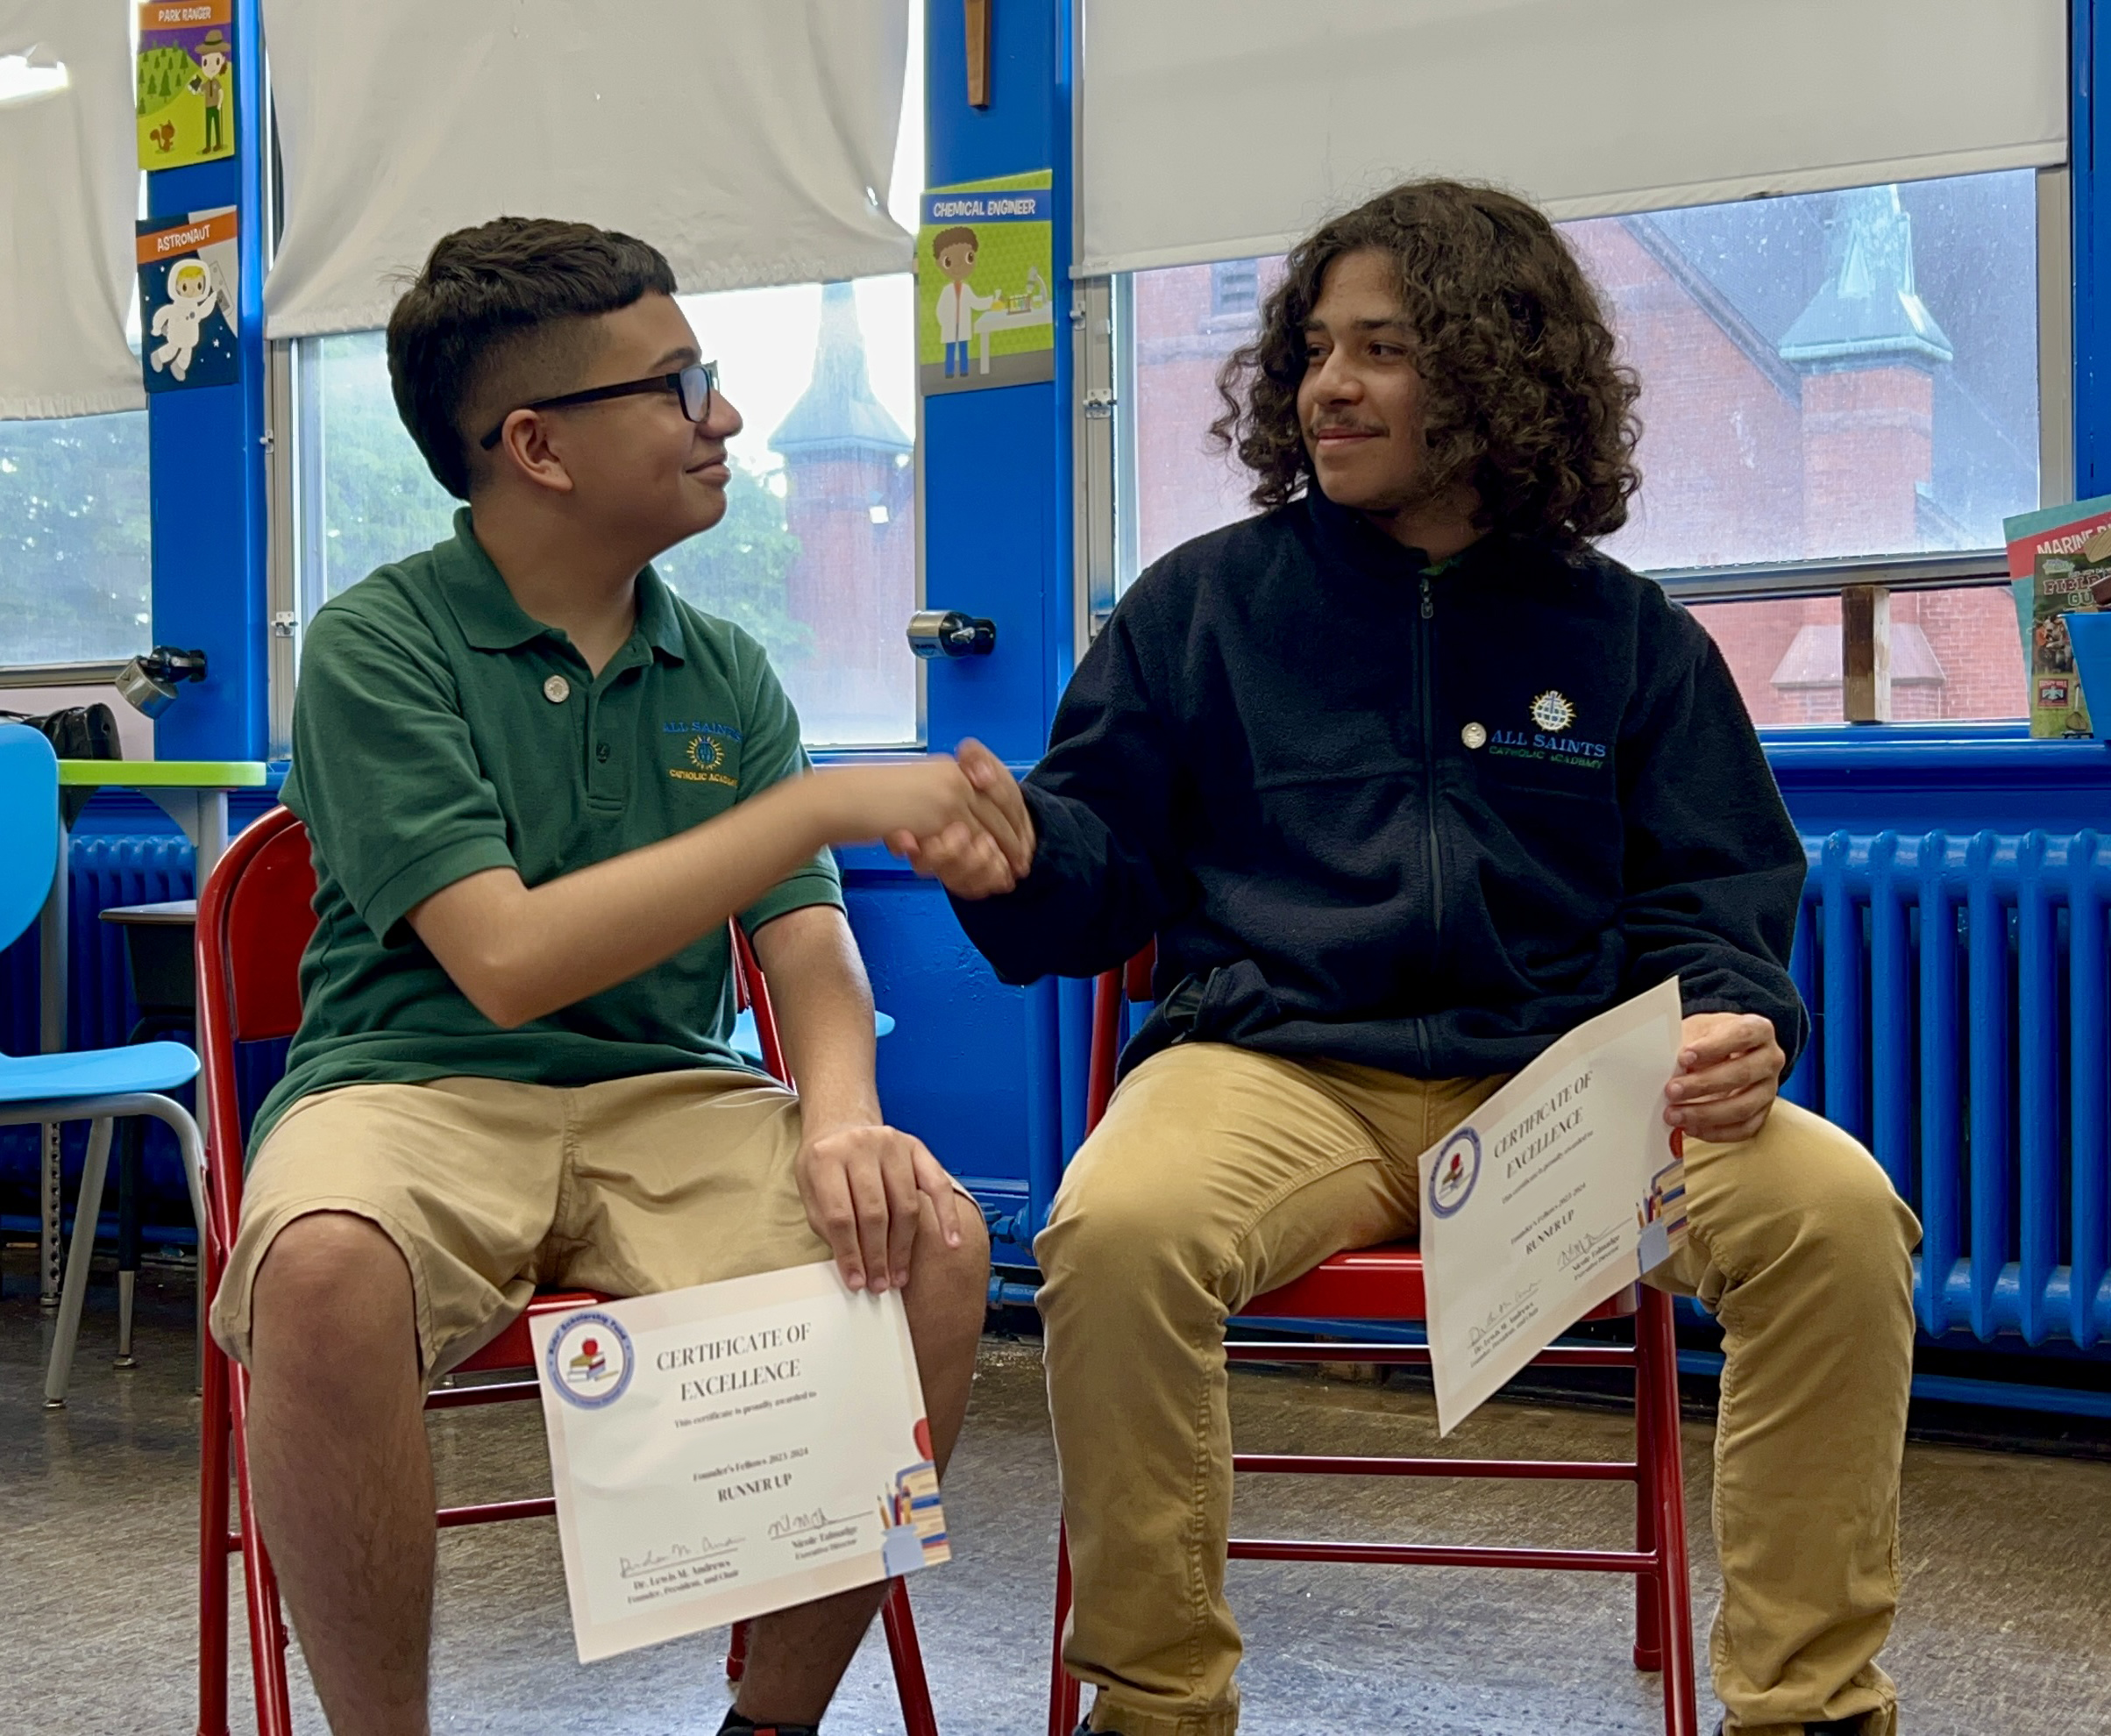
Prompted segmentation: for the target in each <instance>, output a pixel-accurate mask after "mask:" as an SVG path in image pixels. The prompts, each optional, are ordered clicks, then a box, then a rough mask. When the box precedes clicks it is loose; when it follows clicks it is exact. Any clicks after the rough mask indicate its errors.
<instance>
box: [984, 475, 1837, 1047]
mask: <svg viewBox="0 0 2111 1736" xmlns="http://www.w3.org/2000/svg"><path fill="white" fill-rule="evenodd" d="M1026 797H1027V805H1028V806H1029V808H1031V809H1032V812H1033V815H1034V825H1035V827H1036V828H1037V829H1038V831H1039V834H1040V843H1039V849H1038V851H1037V853H1036V855H1035V857H1034V865H1033V868H1032V870H1031V872H1029V873H1028V874H1027V878H1026V879H1024V880H1022V881H1021V882H1020V886H1019V887H1018V888H1017V890H1016V891H1014V892H1012V893H1007V894H1006V895H1005V896H1003V897H1000V898H992V899H987V900H980V901H969V900H955V901H954V907H955V909H956V911H957V913H958V914H959V917H960V920H961V922H962V925H963V927H964V928H966V930H967V932H968V935H969V936H970V939H972V940H973V941H974V943H975V944H976V945H977V947H979V948H980V949H981V950H982V951H983V953H984V955H985V956H986V957H988V958H989V960H990V962H991V963H992V964H993V965H994V966H995V967H996V970H997V973H998V974H999V976H1000V977H1002V978H1004V979H1005V980H1006V982H1012V983H1024V982H1031V981H1033V980H1034V978H1038V977H1041V976H1044V975H1047V974H1048V973H1050V972H1054V973H1057V974H1060V975H1063V976H1090V975H1091V974H1094V973H1095V972H1098V971H1103V970H1105V969H1108V968H1110V967H1112V965H1114V964H1119V963H1120V962H1121V961H1122V960H1123V959H1125V958H1127V957H1129V955H1131V954H1132V953H1134V951H1135V950H1137V949H1138V948H1139V947H1141V945H1142V944H1143V943H1145V942H1146V941H1147V940H1148V939H1150V938H1151V937H1152V936H1154V935H1155V936H1157V938H1158V943H1159V944H1158V963H1157V971H1156V976H1155V982H1154V985H1153V986H1154V990H1155V994H1156V997H1157V999H1158V1000H1159V1002H1160V1006H1159V1008H1158V1010H1157V1011H1156V1012H1155V1013H1154V1014H1153V1015H1152V1017H1151V1019H1150V1021H1149V1022H1148V1024H1147V1025H1146V1026H1145V1028H1143V1029H1142V1030H1141V1032H1139V1033H1138V1035H1137V1036H1136V1038H1135V1040H1134V1042H1132V1043H1131V1044H1130V1045H1129V1049H1128V1051H1127V1054H1126V1055H1125V1056H1124V1057H1123V1064H1124V1066H1125V1067H1127V1066H1133V1065H1134V1064H1135V1063H1136V1062H1138V1061H1140V1060H1141V1059H1142V1058H1143V1057H1146V1056H1148V1055H1149V1054H1152V1053H1154V1052H1155V1051H1156V1050H1157V1049H1161V1048H1163V1047H1164V1046H1165V1045H1166V1044H1168V1043H1169V1042H1176V1041H1179V1040H1180V1039H1182V1038H1183V1037H1189V1036H1191V1037H1195V1038H1198V1039H1204V1040H1212V1041H1219V1042H1234V1043H1239V1044H1242V1045H1244V1046H1246V1047H1247V1048H1251V1049H1263V1050H1267V1051H1269V1052H1270V1053H1273V1054H1278V1055H1288V1056H1327V1057H1334V1058H1336V1059H1339V1060H1344V1061H1354V1062H1361V1063H1363V1064H1366V1065H1369V1066H1375V1067H1382V1068H1386V1069H1389V1070H1390V1071H1395V1072H1400V1073H1404V1074H1408V1075H1411V1076H1414V1077H1418V1078H1451V1077H1460V1076H1465V1075H1481V1076H1485V1075H1489V1074H1494V1073H1506V1072H1510V1071H1514V1070H1516V1069H1517V1068H1518V1067H1521V1066H1523V1065H1524V1064H1525V1063H1527V1062H1529V1061H1531V1060H1532V1059H1533V1058H1534V1057H1536V1056H1537V1055H1538V1054H1539V1051H1540V1050H1541V1049H1545V1048H1546V1046H1547V1045H1548V1044H1549V1043H1550V1042H1553V1039H1554V1038H1555V1037H1557V1036H1559V1035H1560V1034H1561V1033H1562V1032H1563V1031H1566V1030H1567V1029H1568V1028H1570V1027H1572V1026H1574V1025H1575V1024H1577V1023H1578V1022H1580V1021H1582V1020H1584V1019H1587V1018H1589V1017H1590V1016H1591V1015H1592V1014H1597V1013H1601V1012H1603V1011H1604V1010H1605V1009H1606V1008H1607V1007H1610V1006H1612V1005H1614V1004H1615V1003H1616V1002H1617V1001H1618V1000H1622V999H1624V998H1625V997H1626V996H1628V995H1631V994H1634V993H1638V992H1639V991H1641V990H1642V989H1645V988H1647V987H1650V986H1652V985H1654V984H1656V983H1659V982H1661V981H1663V980H1664V979H1665V978H1667V977H1672V976H1676V977H1677V978H1679V980H1680V985H1681V993H1682V994H1683V996H1684V1000H1685V1005H1686V1010H1687V1011H1688V1013H1689V1014H1691V1013H1704V1012H1740V1013H1759V1014H1765V1015H1766V1017H1767V1018H1769V1019H1771V1020H1772V1021H1773V1026H1774V1029H1775V1031H1776V1032H1777V1033H1778V1034H1779V1035H1780V1042H1781V1047H1782V1048H1783V1049H1785V1050H1787V1051H1788V1055H1789V1057H1790V1058H1791V1059H1792V1060H1793V1058H1794V1057H1795V1055H1796V1053H1797V1052H1798V1051H1799V1050H1800V1049H1801V1048H1802V1043H1803V1041H1804V1038H1805V1035H1806V1034H1807V1029H1808V1026H1807V1021H1806V1019H1805V1016H1804V1012H1803V1007H1802V1002H1801V1000H1799V999H1798V997H1797V995H1796V992H1795V987H1794V985H1792V984H1791V983H1790V981H1789V978H1788V971H1787V969H1786V968H1785V966H1786V963H1787V959H1788V948H1789V943H1790V940H1791V937H1792V936H1793V934H1794V932H1795V914H1796V905H1797V900H1798V897H1799V894H1800V891H1801V888H1802V882H1803V875H1804V857H1803V850H1802V844H1801V843H1800V842H1799V840H1798V837H1797V835H1796V831H1795V827H1794V826H1793V824H1791V822H1790V821H1789V818H1788V811H1787V810H1786V809H1785V808H1783V806H1782V804H1781V798H1780V792H1779V791H1778V790H1777V789H1776V787H1775V786H1774V782H1773V774H1772V773H1771V772H1770V771H1769V770H1768V768H1767V765H1766V758H1765V757H1764V756H1763V754H1762V753H1761V751H1760V749H1759V739H1758V737H1757V736H1755V735H1754V734H1753V732H1752V722H1751V720H1750V718H1749V717H1748V716H1747V715H1746V713H1745V707H1744V703H1743V701H1741V700H1740V699H1739V697H1738V690H1737V687H1736V685H1735V683H1734V682H1733V681H1732V680H1731V675H1730V671H1729V669H1728V668H1727V667H1726V666H1725V665H1724V662H1723V658H1722V656H1721V654H1720V653H1719V652H1718V651H1717V650H1716V647H1715V644H1714V642H1713V641H1712V640H1710V639H1709V637H1708V635H1707V634H1706V633H1705V632H1704V631H1702V629H1701V627H1700V625H1699V624H1698V623H1696V622H1695V621H1694V619H1693V618H1692V616H1691V615H1688V614H1687V612H1686V611H1685V610H1684V609H1682V608H1680V607H1679V606H1678V605H1677V604H1675V603H1674V602H1671V601H1668V600H1667V598H1666V597H1665V596H1664V594H1663V593H1662V592H1661V591H1660V589H1659V588H1658V587H1657V586H1655V585H1654V584H1653V583H1651V582H1650V581H1649V580H1645V579H1642V578H1639V577H1638V576H1637V575H1636V574H1634V573H1630V572H1629V571H1628V570H1627V569H1626V568H1624V567H1623V566H1620V565H1618V564H1617V562H1615V561H1613V560H1611V559H1608V558H1607V557H1605V556H1603V555H1602V554H1599V553H1597V552H1596V551H1593V550H1589V549H1577V550H1566V551H1565V550H1558V549H1554V548H1551V547H1548V546H1546V545H1544V544H1539V543H1536V542H1532V541H1528V540H1525V539H1522V538H1518V537H1506V536H1501V535H1494V536H1489V537H1484V538H1482V540H1481V541H1480V542H1479V543H1477V544H1475V545H1474V546H1473V547H1472V548H1470V549H1468V551H1466V552H1465V553H1464V554H1463V555H1461V556H1460V557H1458V558H1457V559H1454V560H1453V561H1450V562H1446V563H1442V564H1440V565H1439V566H1435V567H1431V566H1428V565H1427V563H1425V560H1424V559H1423V558H1422V557H1421V555H1420V554H1419V552H1418V551H1413V550H1410V549H1406V548H1403V547H1402V546H1400V545H1399V544H1397V543H1396V542H1394V541H1393V540H1392V539H1390V537H1386V536H1384V535H1383V534H1382V532H1380V531H1378V530H1375V529H1374V528H1373V527H1372V526H1371V525H1370V524H1369V523H1368V521H1367V520H1365V519H1364V518H1363V517H1362V516H1361V515H1358V514H1355V513H1353V512H1349V511H1347V510H1344V509H1341V508H1339V507H1336V506H1334V505H1333V504H1332V503H1331V502H1328V501H1326V499H1325V498H1324V497H1318V498H1313V497H1311V496H1307V497H1306V498H1304V499H1300V500H1297V501H1294V502H1291V503H1290V505H1288V506H1286V507H1283V508H1281V509H1277V510H1276V511H1274V512H1271V513H1269V514H1266V515H1265V516H1262V517H1259V518H1254V519H1249V520H1247V521H1246V522H1245V523H1239V524H1233V525H1231V526H1228V527H1226V529H1224V530H1218V531H1215V532H1212V534H1210V535H1209V536H1206V537H1198V538H1197V539H1196V540H1195V541H1193V542H1191V543H1188V544H1183V546H1182V547H1180V548H1178V549H1176V550H1175V551H1173V552H1172V553H1171V554H1169V555H1168V556H1166V557H1165V558H1164V559H1162V560H1160V561H1158V562H1157V563H1156V564H1155V565H1154V566H1152V567H1151V568H1150V569H1149V570H1148V572H1146V573H1144V574H1143V575H1142V576H1141V578H1140V579H1138V580H1137V581H1136V583H1135V584H1134V586H1133V587H1131V588H1130V590H1129V592H1128V594H1127V595H1126V596H1125V597H1123V599H1122V600H1121V604H1120V606H1119V608H1117V609H1116V610H1115V611H1114V615H1113V619H1112V621H1111V622H1110V623H1108V625H1107V627H1106V629H1105V631H1104V632H1102V633H1101V635H1100V636H1099V638H1098V641H1097V642H1096V643H1095V644H1093V646H1092V648H1091V651H1089V652H1088V653H1087V654H1086V656H1085V658H1084V660H1083V662H1082V663H1080V664H1079V665H1078V668H1077V674H1076V676H1075V678H1074V679H1072V680H1071V682H1070V688H1069V690H1068V691H1067V692H1066V693H1065V694H1064V695H1063V704H1062V707H1061V708H1060V709H1059V710H1058V711H1057V713H1056V716H1055V728H1054V730H1053V732H1052V735H1051V740H1050V743H1049V748H1048V755H1047V757H1046V758H1043V759H1042V761H1041V765H1040V766H1039V767H1038V768H1037V769H1036V770H1035V771H1034V773H1033V775H1032V776H1031V777H1030V778H1029V779H1027V784H1026Z"/></svg>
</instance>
